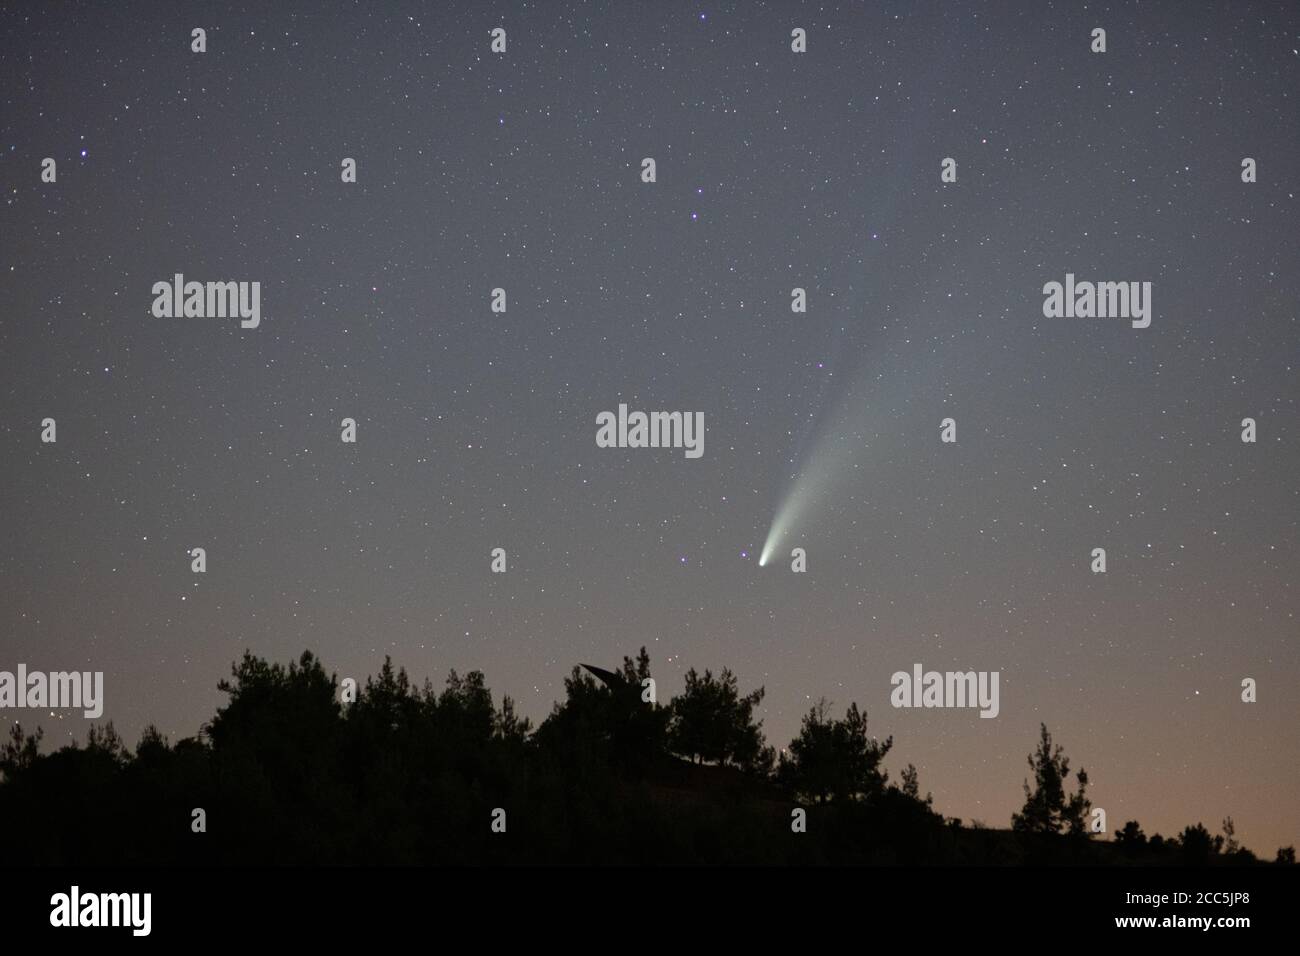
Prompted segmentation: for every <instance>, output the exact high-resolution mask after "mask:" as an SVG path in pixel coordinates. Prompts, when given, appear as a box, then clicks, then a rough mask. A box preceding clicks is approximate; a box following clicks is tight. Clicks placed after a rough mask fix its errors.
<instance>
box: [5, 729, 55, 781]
mask: <svg viewBox="0 0 1300 956" xmlns="http://www.w3.org/2000/svg"><path fill="white" fill-rule="evenodd" d="M43 736H44V731H42V730H41V728H39V727H37V728H36V733H34V734H27V735H24V734H23V725H22V724H19V723H15V724H14V725H13V726H12V727H10V728H9V739H8V740H7V741H6V742H5V744H4V746H3V747H0V779H3V780H8V779H11V778H12V777H13V776H14V775H16V774H18V773H21V772H22V771H24V770H26V769H28V768H29V767H31V766H32V764H34V763H35V762H36V758H37V757H39V756H40V752H41V737H43Z"/></svg>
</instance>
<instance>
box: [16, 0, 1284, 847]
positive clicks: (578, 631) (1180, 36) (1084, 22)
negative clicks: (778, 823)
mask: <svg viewBox="0 0 1300 956" xmlns="http://www.w3.org/2000/svg"><path fill="white" fill-rule="evenodd" d="M498 26H500V27H504V28H505V30H506V31H507V50H506V52H505V53H502V54H494V53H492V52H491V50H490V42H491V37H490V35H489V34H490V31H491V30H492V29H494V28H496V27H498ZM194 27H203V28H205V29H206V31H207V52H206V53H202V54H196V53H193V52H191V50H190V31H191V30H192V29H193V28H194ZM795 27H801V28H803V29H805V30H806V31H807V45H808V50H807V52H806V53H802V54H796V53H794V52H792V51H791V48H790V44H791V36H790V33H791V30H792V29H793V28H795ZM1095 27H1102V28H1104V29H1106V31H1107V47H1108V48H1107V52H1105V53H1104V54H1097V53H1092V52H1091V51H1090V49H1089V46H1090V42H1091V39H1090V34H1091V31H1092V30H1093V28H1095ZM1298 46H1300V8H1297V7H1296V6H1295V5H1292V4H1288V3H1246V2H1242V3H1234V4H1231V5H1227V4H1185V3H1143V4H1141V5H1140V6H1138V5H1133V4H1127V3H1115V4H1098V3H1086V4H1085V3H1060V2H1058V3H1051V2H1033V3H1030V2H1025V3H1011V2H997V3H963V4H955V3H953V4H940V3H913V2H906V3H902V2H900V3H888V2H871V3H852V4H849V3H844V4H819V3H807V4H801V3H774V2H769V3H757V2H756V3H739V2H738V3H719V4H713V3H704V4H701V3H677V2H667V0H665V2H656V3H653V4H649V3H646V4H636V3H562V2H558V0H555V2H551V0H548V2H544V3H542V2H538V3H524V4H515V3H437V4H430V3H397V2H385V3H369V2H367V3H346V4H344V3H339V4H328V5H324V4H318V3H288V2H286V3H275V4H265V3H243V4H238V3H235V4H223V5H220V6H214V5H210V4H192V3H174V2H168V3H124V4H113V5H101V4H94V5H92V4H61V5H50V4H44V3H41V4H37V3H31V4H6V9H5V15H4V16H3V18H0V75H2V76H3V78H4V82H3V84H2V85H0V104H2V108H0V188H3V193H4V204H3V206H0V236H2V237H3V240H2V241H0V407H2V408H3V414H2V415H0V442H2V443H3V446H2V447H3V457H2V459H0V521H2V522H3V527H4V534H3V535H2V536H0V576H2V580H3V587H2V588H0V669H13V667H14V666H15V665H16V664H17V663H18V662H24V663H26V664H27V666H28V667H29V668H30V669H33V670H35V669H44V670H59V669H72V668H76V669H84V670H102V671H104V672H105V696H106V705H105V713H104V717H105V718H106V719H107V718H111V719H112V720H113V721H114V722H115V724H116V725H117V727H118V729H119V730H120V731H123V732H124V733H125V734H126V736H127V737H128V739H129V740H131V741H134V740H135V739H136V738H137V735H138V733H139V731H140V730H141V729H142V728H143V726H144V725H145V724H147V723H149V722H151V721H153V722H156V723H157V724H158V725H159V727H160V728H161V729H162V730H163V731H164V732H166V733H168V734H169V735H171V736H172V739H173V740H174V739H176V738H178V737H182V736H188V735H192V734H193V733H195V732H196V730H197V729H198V727H199V725H200V723H201V722H202V721H204V720H205V719H207V718H208V717H210V716H211V714H212V712H213V711H214V709H215V708H216V707H217V706H218V705H219V704H220V703H222V702H223V701H224V699H225V698H224V696H223V695H221V694H220V693H219V692H218V691H217V689H216V682H217V680H218V679H220V678H221V677H223V676H225V675H226V674H227V673H228V672H229V667H230V663H231V662H232V661H233V660H234V659H236V658H237V657H238V656H239V655H240V654H241V653H242V652H243V651H244V649H246V648H247V649H251V650H252V651H254V652H255V653H257V654H259V655H263V656H266V657H270V658H273V659H278V660H287V659H289V658H291V657H296V656H297V655H298V654H300V653H301V652H302V650H303V649H305V648H310V649H312V650H313V651H315V652H317V653H319V654H320V655H321V656H322V657H323V658H324V661H325V663H326V665H327V667H328V668H330V669H331V670H334V671H336V672H337V673H338V674H339V675H340V676H341V677H342V676H356V677H359V678H360V677H364V675H366V674H369V673H373V672H375V671H376V670H377V669H378V667H379V665H380V664H381V663H382V661H383V657H384V655H392V657H393V659H394V661H395V663H397V664H401V665H404V666H405V667H406V668H407V669H408V670H409V671H410V673H411V674H412V676H413V677H415V678H416V679H417V680H423V679H424V678H425V677H430V678H432V679H433V681H434V682H435V684H439V685H440V684H441V682H442V680H443V678H444V677H445V675H446V672H447V671H448V670H449V669H451V668H456V669H457V670H459V671H461V672H464V671H466V670H469V669H473V668H480V669H482V670H484V671H485V673H486V674H487V678H488V683H489V685H490V686H491V687H492V688H493V690H494V692H495V693H496V694H498V695H500V694H501V693H508V694H510V695H512V696H514V697H515V698H516V700H517V702H518V704H519V706H520V708H521V710H522V711H523V712H524V713H526V714H528V715H530V716H531V717H533V718H534V720H535V721H536V720H538V719H540V718H542V717H544V716H545V715H546V714H547V713H548V712H549V710H550V706H551V702H552V701H554V700H556V699H559V698H561V697H562V696H563V686H562V679H563V677H564V676H565V675H566V674H567V673H568V671H569V669H570V668H571V667H572V666H573V665H574V664H575V663H577V662H579V661H588V662H592V663H597V664H601V665H605V666H609V665H612V664H614V663H617V662H618V661H619V660H621V658H622V656H623V655H624V654H634V653H635V651H636V649H637V648H638V647H640V646H641V645H643V644H644V645H646V646H647V648H648V650H649V652H650V655H651V658H652V664H653V669H654V672H655V674H656V675H657V676H658V678H659V682H660V688H659V690H660V696H661V699H663V698H666V697H667V696H668V695H671V694H674V693H676V692H678V691H679V690H680V688H681V686H682V675H683V673H684V672H685V669H686V668H687V667H689V666H692V665H694V666H696V667H698V668H700V669H703V668H705V667H710V668H713V669H714V670H715V671H716V670H717V669H719V668H721V667H723V666H729V667H730V668H732V670H734V671H735V672H736V674H737V675H738V677H739V680H740V684H741V687H742V689H749V688H752V687H756V686H758V685H763V686H765V687H766V691H767V696H766V699H765V700H764V702H763V705H762V707H761V708H760V710H759V716H761V717H762V718H763V719H764V721H765V723H764V727H765V729H766V731H767V734H768V739H769V741H770V742H772V743H774V744H776V745H777V746H778V747H780V746H783V745H784V744H785V743H787V742H788V741H789V739H790V738H791V737H792V736H793V735H794V733H795V732H796V731H797V729H798V724H799V720H800V717H801V716H802V714H803V713H804V712H806V710H807V709H808V707H809V706H810V705H811V704H812V703H813V702H815V701H816V700H817V699H818V698H819V697H822V696H825V697H826V698H828V699H829V700H830V701H831V702H832V704H833V706H834V709H835V710H836V711H839V712H842V710H843V708H844V707H846V706H847V705H848V704H849V702H850V701H857V702H858V703H859V705H860V706H863V707H864V708H865V709H866V710H867V712H868V714H869V717H870V721H871V728H872V730H873V732H874V733H876V734H878V735H880V736H881V737H884V736H886V735H889V734H892V735H894V737H895V750H894V752H893V753H892V754H891V755H890V757H889V760H888V762H887V766H889V768H890V769H891V770H892V771H893V773H894V776H895V777H897V773H898V771H899V770H900V769H901V768H902V767H903V766H904V765H906V764H907V763H908V762H912V763H915V764H916V766H917V767H918V769H919V770H920V779H921V786H922V791H923V792H924V791H925V790H932V791H933V792H934V794H935V798H936V807H937V809H939V810H940V811H942V812H944V813H945V814H950V815H955V816H960V817H962V818H964V819H965V820H967V821H968V822H969V821H971V820H973V819H974V820H980V821H983V822H984V823H986V824H987V825H989V826H1006V825H1008V823H1009V818H1010V814H1011V813H1012V811H1013V810H1016V809H1018V808H1019V806H1020V803H1021V802H1022V800H1023V795H1022V793H1021V781H1022V780H1023V779H1024V777H1025V776H1026V774H1027V771H1028V768H1027V767H1026V765H1025V757H1026V755H1027V754H1028V752H1029V751H1030V750H1031V749H1032V748H1033V746H1034V744H1035V743H1036V736H1037V732H1038V725H1039V723H1040V722H1046V723H1047V725H1048V727H1049V729H1050V730H1051V731H1052V733H1053V735H1054V736H1055V737H1056V739H1057V741H1058V742H1059V743H1061V744H1063V745H1064V747H1065V749H1066V752H1067V754H1068V755H1069V756H1070V757H1071V761H1072V764H1073V765H1075V766H1078V765H1080V764H1081V765H1082V766H1084V767H1085V768H1087V770H1088V772H1089V775H1090V777H1091V787H1090V794H1091V796H1092V798H1093V802H1094V805H1096V806H1100V807H1103V808H1105V809H1106V811H1107V814H1108V823H1109V827H1110V829H1111V830H1114V829H1117V828H1119V827H1122V825H1123V822H1124V821H1125V820H1129V819H1134V818H1136V819H1138V820H1140V821H1141V822H1142V824H1143V826H1144V828H1145V829H1146V831H1147V832H1148V833H1153V832H1155V831H1157V830H1159V831H1161V832H1164V833H1166V834H1170V833H1171V832H1175V831H1177V830H1178V829H1181V828H1182V827H1183V826H1184V825H1187V824H1190V823H1195V822H1197V821H1203V822H1204V823H1205V824H1206V825H1207V827H1208V828H1209V829H1211V830H1212V831H1217V830H1218V829H1219V823H1220V821H1221V820H1222V818H1223V817H1225V816H1227V815H1231V816H1232V817H1233V818H1234V820H1235V821H1236V826H1237V834H1238V837H1239V839H1241V840H1242V842H1243V843H1244V844H1245V845H1247V846H1249V847H1251V848H1252V849H1254V850H1256V852H1258V853H1260V854H1261V855H1267V856H1268V857H1269V858H1271V857H1272V855H1273V852H1274V850H1275V849H1276V848H1277V846H1279V845H1283V844H1287V843H1300V811H1298V810H1297V807H1300V800H1297V796H1300V746H1298V744H1300V741H1298V739H1297V728H1298V727H1300V703H1298V702H1297V698H1296V694H1295V690H1296V688H1297V686H1300V653H1298V651H1297V619H1296V616H1297V610H1298V609H1300V595H1298V594H1297V588H1296V582H1297V580H1298V579H1300V576H1298V575H1297V568H1298V567H1300V560H1298V557H1300V556H1298V555H1297V533H1296V532H1297V514H1298V509H1297V504H1298V502H1297V482H1296V475H1297V474H1298V473H1300V432H1298V431H1297V422H1296V413H1297V382H1296V368H1295V365H1296V360H1297V357H1298V356H1300V348H1298V346H1300V334H1298V330H1297V320H1296V316H1297V301H1298V296H1297V291H1298V289H1297V285H1298V283H1297V277H1296V268H1295V267H1296V263H1297V261H1300V257H1298V252H1300V250H1297V241H1296V240H1297V229H1296V222H1297V215H1296V213H1297V210H1296V202H1295V195H1294V192H1295V188H1296V183H1297V182H1298V181H1300V175H1298V172H1300V171H1298V170H1297V164H1296V157H1297V146H1298V145H1300V135H1298V133H1300V129H1298V127H1300V122H1298V120H1297V90H1300V82H1298V79H1300V54H1298V53H1297V48H1298ZM44 157H52V158H54V159H55V160H56V161H57V164H58V165H57V170H58V178H57V182H55V183H43V182H41V179H40V164H41V160H42V159H43V158H44ZM344 157H352V158H355V159H356V161H357V182H356V183H355V184H349V183H343V182H341V177H340V163H341V162H342V160H343V158H344ZM645 157H653V158H654V159H655V160H656V165H657V181H656V182H654V183H643V182H642V181H641V175H640V172H641V161H642V159H643V158H645ZM946 157H951V158H953V159H955V160H956V162H957V181H956V182H955V183H943V182H941V181H940V171H941V170H940V164H941V161H942V160H943V159H944V158H946ZM1243 157H1252V158H1254V159H1255V160H1256V161H1257V163H1258V181H1257V182H1255V183H1251V184H1245V183H1243V182H1242V181H1241V161H1242V158H1243ZM178 272H179V273H183V274H184V275H185V276H186V278H187V279H197V280H199V281H208V280H244V281H259V282H260V283H261V309H262V321H261V325H260V327H259V328H257V329H241V328H240V327H239V323H238V321H237V320H231V319H219V318H188V319H185V318H177V319H159V318H155V317H154V316H152V315H151V314H150V306H151V304H152V301H153V296H152V294H151V291H150V290H151V287H152V285H153V283H154V282H157V281H159V280H163V281H169V280H170V279H171V277H172V276H173V275H174V274H175V273H178ZM1066 273H1074V274H1075V275H1076V276H1078V277H1079V279H1081V280H1082V279H1089V280H1115V281H1150V282H1152V283H1153V293H1152V304H1153V317H1152V322H1151V326H1150V328H1148V329H1144V330H1138V329H1133V328H1131V327H1130V325H1129V323H1128V322H1127V321H1125V320H1117V319H1066V318H1053V319H1046V318H1044V316H1043V311H1042V304H1043V293H1042V287H1043V285H1044V283H1046V282H1049V281H1053V280H1055V281H1064V279H1065V275H1066ZM498 287H500V288H504V289H505V290H506V293H507V303H508V305H507V311H506V312H505V313H503V314H501V313H493V312H492V311H491V309H490V295H491V290H492V289H494V288H498ZM795 287H801V288H804V289H806V290H807V297H808V308H807V312H806V313H803V314H796V313H792V311H791V307H790V304H791V289H793V288H795ZM620 402H624V403H627V404H628V405H629V407H630V408H631V409H634V410H635V409H640V410H645V411H652V410H663V411H673V410H677V411H702V412H703V413H704V417H705V426H706V440H705V453H704V456H703V457H702V458H699V459H695V460H692V459H687V458H686V457H685V456H684V455H683V454H682V452H681V451H680V450H659V449H608V448H606V449H602V448H598V447H597V446H596V444H595V440H594V437H595V431H596V426H595V417H596V415H597V414H598V413H599V412H601V411H605V410H616V409H617V407H618V405H619V403H620ZM1248 416H1249V417H1254V418H1255V419H1256V420H1257V422H1258V434H1259V437H1258V441H1257V442H1256V443H1255V444H1245V443H1243V442H1242V441H1241V440H1240V431H1241V424H1240V423H1241V420H1242V418H1244V417H1248ZM46 417H52V418H54V419H55V420H56V421H57V429H58V431H57V436H58V440H57V443H55V444H43V443H41V441H40V422H41V420H42V419H43V418H46ZM344 417H352V418H355V419H356V421H357V441H356V443H355V444H345V443H343V442H341V441H340V421H341V419H343V418H344ZM946 417H952V418H954V419H955V421H956V423H957V442H956V443H955V444H944V443H941V442H940V440H939V438H940V435H939V432H940V421H941V420H942V419H943V418H946ZM810 474H811V475H816V476H817V480H816V481H814V482H810V481H809V480H807V476H808V475H810ZM814 485H815V487H813V486H814ZM791 496H804V497H806V498H808V499H809V500H807V501H804V502H803V503H802V504H801V505H800V507H799V508H798V509H797V510H798V521H797V522H796V526H795V527H793V528H792V529H791V538H790V540H789V542H788V543H787V545H786V547H785V552H784V556H782V555H778V559H777V560H775V561H773V562H772V563H770V564H768V565H767V566H766V567H763V568H760V567H759V566H758V556H759V552H760V550H761V548H762V546H763V542H764V539H765V537H766V535H767V533H768V529H769V527H770V526H771V525H772V522H773V519H774V516H775V515H776V513H777V512H778V510H779V509H780V508H782V506H783V503H785V502H786V501H788V500H789V499H790V498H791ZM794 546H799V547H803V548H804V549H805V550H806V552H807V562H808V564H807V566H808V570H807V573H804V574H796V573H792V572H791V570H790V560H789V558H788V551H789V548H790V547H794ZM194 547H203V548H205V549H206V551H207V561H208V569H207V572H206V573H205V574H194V573H193V572H192V571H191V570H190V557H189V554H188V552H189V549H191V548H194ZM497 547H501V548H504V549H506V552H507V555H508V568H509V570H508V571H507V572H506V573H505V574H492V573H491V572H490V569H489V564H490V552H491V550H492V549H493V548H497ZM1096 547H1103V548H1105V549H1106V552H1107V561H1108V570H1107V573H1105V574H1093V573H1092V572H1091V570H1090V567H1089V565H1090V561H1091V551H1092V549H1093V548H1096ZM914 663H921V664H923V665H924V666H925V667H926V668H927V669H930V668H933V669H939V670H949V669H962V670H966V669H975V670H996V671H998V672H999V673H1000V675H1001V713H1000V714H999V716H998V717H997V718H996V719H993V720H987V719H980V718H979V717H978V715H977V713H976V712H975V711H973V710H895V709H893V708H891V706H890V704H889V692H890V689H891V688H890V682H889V678H890V675H891V674H892V673H893V672H895V671H897V670H909V671H910V669H911V667H912V665H913V664H914ZM1244 677H1251V678H1254V679H1255V680H1256V681H1257V682H1258V687H1259V690H1258V695H1259V700H1258V703H1255V704H1245V703H1242V702H1241V700H1240V693H1241V688H1240V682H1241V680H1242V678H1244ZM14 716H17V717H18V719H20V720H23V721H24V722H26V723H30V722H31V716H32V715H31V712H30V711H15V712H9V713H6V714H4V715H0V717H2V718H3V721H2V722H3V724H4V725H5V726H6V727H7V725H8V724H9V722H10V720H12V719H13V717H14ZM40 723H42V724H43V725H44V726H45V728H46V732H47V739H48V741H50V742H53V743H56V744H57V743H61V742H66V741H67V740H68V739H70V738H71V737H76V738H79V739H84V736H85V730H86V725H87V722H86V721H85V720H84V719H83V718H81V717H80V715H77V716H75V717H73V716H69V715H66V714H65V715H62V716H56V717H51V716H49V715H45V716H44V717H43V719H41V720H40Z"/></svg>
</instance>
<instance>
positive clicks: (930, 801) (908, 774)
mask: <svg viewBox="0 0 1300 956" xmlns="http://www.w3.org/2000/svg"><path fill="white" fill-rule="evenodd" d="M891 739H892V738H891ZM902 777H903V785H902V787H900V788H899V789H900V790H902V791H903V793H904V794H905V795H906V796H909V797H911V798H912V799H913V800H920V801H921V802H922V803H924V804H925V805H926V806H927V807H932V806H934V794H932V793H929V792H927V793H926V795H925V799H924V800H921V782H920V780H919V779H918V778H917V773H916V767H914V766H913V765H912V764H910V763H909V764H908V765H907V766H906V767H904V768H903V774H902Z"/></svg>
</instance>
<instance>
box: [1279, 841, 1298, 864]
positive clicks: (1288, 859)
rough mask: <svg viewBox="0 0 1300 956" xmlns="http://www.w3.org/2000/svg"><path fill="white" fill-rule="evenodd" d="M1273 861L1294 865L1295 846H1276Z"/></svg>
mask: <svg viewBox="0 0 1300 956" xmlns="http://www.w3.org/2000/svg"><path fill="white" fill-rule="evenodd" d="M1274 862H1275V863H1284V864H1287V865H1294V864H1295V847H1293V846H1280V847H1278V848H1277V859H1276V860H1274Z"/></svg>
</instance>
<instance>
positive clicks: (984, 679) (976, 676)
mask: <svg viewBox="0 0 1300 956" xmlns="http://www.w3.org/2000/svg"><path fill="white" fill-rule="evenodd" d="M889 682H890V683H891V684H892V685H893V687H894V689H893V691H892V692H891V693H890V695H889V702H890V703H891V704H893V705H894V706H895V707H979V708H980V716H981V717H996V716H997V715H998V711H999V709H1000V705H999V703H998V671H943V672H940V671H926V670H925V669H924V668H923V667H922V666H921V665H920V664H913V665H912V673H910V674H909V673H908V672H907V671H896V672H895V673H894V675H893V676H892V677H891V678H890V679H889Z"/></svg>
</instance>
